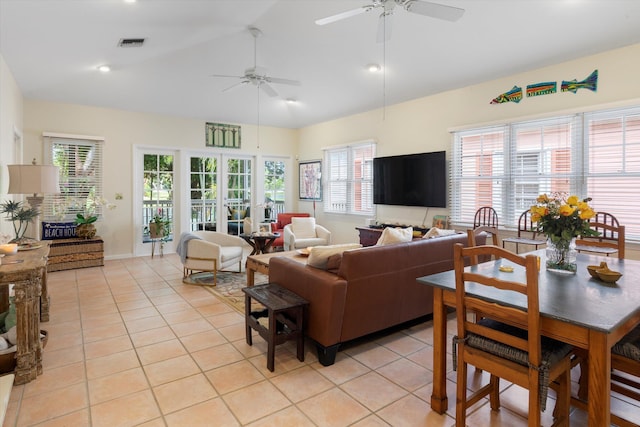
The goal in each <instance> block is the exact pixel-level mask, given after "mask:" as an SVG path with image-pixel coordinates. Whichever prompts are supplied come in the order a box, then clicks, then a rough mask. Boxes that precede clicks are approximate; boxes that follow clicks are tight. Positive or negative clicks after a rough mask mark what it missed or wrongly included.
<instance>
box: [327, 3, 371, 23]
mask: <svg viewBox="0 0 640 427" xmlns="http://www.w3.org/2000/svg"><path fill="white" fill-rule="evenodd" d="M374 7H375V6H373V5H368V6H362V7H359V8H357V9H352V10H347V11H346V12H341V13H338V14H335V15H331V16H327V17H326V18H321V19H316V25H327V24H331V23H333V22H336V21H342V20H343V19H347V18H351V17H352V16H356V15H360V14H361V13H365V12H369V11H370V10H371V9H373V8H374Z"/></svg>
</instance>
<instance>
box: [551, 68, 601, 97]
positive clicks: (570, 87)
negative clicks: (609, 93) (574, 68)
mask: <svg viewBox="0 0 640 427" xmlns="http://www.w3.org/2000/svg"><path fill="white" fill-rule="evenodd" d="M578 89H589V90H592V91H594V92H595V91H596V90H598V70H594V71H593V73H591V74H590V75H589V77H587V78H586V79H584V80H583V81H581V82H578V81H576V79H573V80H571V81H566V80H563V81H562V85H561V86H560V90H561V91H562V92H573V93H576V92H577V91H578Z"/></svg>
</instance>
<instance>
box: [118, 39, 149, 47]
mask: <svg viewBox="0 0 640 427" xmlns="http://www.w3.org/2000/svg"><path fill="white" fill-rule="evenodd" d="M143 44H144V39H120V41H119V42H118V46H120V47H142V45H143Z"/></svg>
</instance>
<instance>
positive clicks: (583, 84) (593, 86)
mask: <svg viewBox="0 0 640 427" xmlns="http://www.w3.org/2000/svg"><path fill="white" fill-rule="evenodd" d="M578 89H589V90H591V91H594V92H595V91H596V90H597V89H598V70H594V71H593V73H591V74H590V75H589V77H587V78H586V79H584V80H582V81H577V80H576V79H573V80H570V81H567V80H563V81H562V84H561V85H560V91H561V92H572V93H576V92H577V91H578ZM556 92H557V83H556V82H541V83H534V84H530V85H527V90H526V93H527V98H530V97H533V96H540V95H549V94H552V93H556ZM521 100H522V88H521V87H520V86H517V85H516V86H513V88H512V89H511V90H509V91H507V92H505V93H502V94H500V95H498V96H497V97H495V98H493V99H492V100H491V102H490V103H489V104H504V103H506V102H515V103H518V102H520V101H521Z"/></svg>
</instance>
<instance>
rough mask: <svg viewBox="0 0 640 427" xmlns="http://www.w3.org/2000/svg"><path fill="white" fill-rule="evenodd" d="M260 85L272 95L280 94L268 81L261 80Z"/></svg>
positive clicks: (265, 91)
mask: <svg viewBox="0 0 640 427" xmlns="http://www.w3.org/2000/svg"><path fill="white" fill-rule="evenodd" d="M258 86H260V89H262V90H263V91H264V93H266V94H267V95H269V96H271V97H274V96H278V92H276V91H275V90H274V89H273V88H272V87H271V86H270V85H269V83H267V82H266V81H263V82H260V83H259V84H258Z"/></svg>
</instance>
